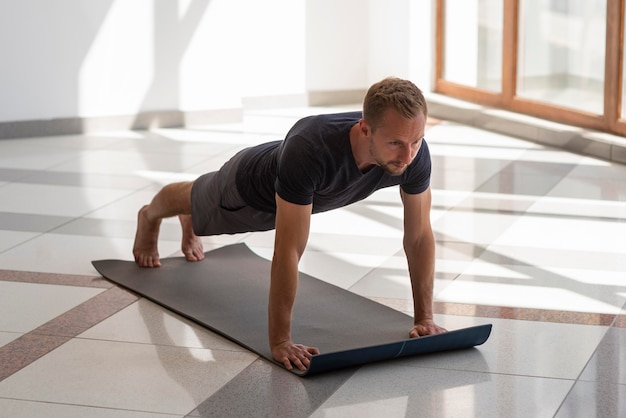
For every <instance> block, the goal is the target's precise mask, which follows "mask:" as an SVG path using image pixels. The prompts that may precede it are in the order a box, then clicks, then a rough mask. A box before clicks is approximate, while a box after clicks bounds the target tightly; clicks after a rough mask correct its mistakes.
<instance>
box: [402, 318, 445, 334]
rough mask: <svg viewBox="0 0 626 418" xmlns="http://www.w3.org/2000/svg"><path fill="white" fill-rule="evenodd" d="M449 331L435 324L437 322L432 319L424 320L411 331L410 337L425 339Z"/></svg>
mask: <svg viewBox="0 0 626 418" xmlns="http://www.w3.org/2000/svg"><path fill="white" fill-rule="evenodd" d="M447 331H448V330H447V329H445V328H442V327H440V326H439V325H437V324H435V321H433V320H432V319H424V320H422V321H419V322H417V323H416V324H415V325H414V326H413V328H411V331H409V337H411V338H417V337H423V336H425V335H434V334H441V333H442V332H447Z"/></svg>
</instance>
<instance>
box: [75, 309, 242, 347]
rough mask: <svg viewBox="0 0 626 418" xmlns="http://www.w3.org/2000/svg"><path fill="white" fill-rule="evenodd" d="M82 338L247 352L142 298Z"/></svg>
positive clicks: (84, 333) (93, 328) (80, 336)
mask: <svg viewBox="0 0 626 418" xmlns="http://www.w3.org/2000/svg"><path fill="white" fill-rule="evenodd" d="M79 338H86V339H94V340H108V341H120V342H132V343H142V344H152V345H166V346H167V345H169V346H174V347H186V348H210V349H217V350H229V351H245V352H247V351H246V350H245V349H244V348H242V347H241V346H239V345H237V344H235V343H233V342H231V341H228V340H226V339H224V338H223V337H220V336H218V335H216V334H214V333H212V332H210V331H208V330H207V329H206V328H203V327H200V326H199V325H196V324H194V323H192V322H190V321H188V320H186V319H184V318H182V317H180V316H178V315H176V314H174V313H172V312H170V311H168V310H167V309H164V308H162V307H161V306H158V305H155V304H154V303H152V302H150V301H148V300H146V299H140V300H139V301H137V302H136V303H134V304H132V305H130V306H129V307H127V308H126V309H124V310H122V311H120V312H118V313H116V314H115V315H113V316H111V317H110V318H107V319H106V320H104V321H102V322H100V323H99V324H97V325H95V326H94V327H92V328H90V329H89V330H87V331H85V332H83V333H82V334H80V335H79Z"/></svg>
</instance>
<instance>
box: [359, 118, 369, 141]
mask: <svg viewBox="0 0 626 418" xmlns="http://www.w3.org/2000/svg"><path fill="white" fill-rule="evenodd" d="M359 129H360V130H361V134H362V135H365V136H366V137H369V136H370V135H371V134H372V128H371V126H370V125H369V123H367V122H366V121H365V119H361V120H360V121H359Z"/></svg>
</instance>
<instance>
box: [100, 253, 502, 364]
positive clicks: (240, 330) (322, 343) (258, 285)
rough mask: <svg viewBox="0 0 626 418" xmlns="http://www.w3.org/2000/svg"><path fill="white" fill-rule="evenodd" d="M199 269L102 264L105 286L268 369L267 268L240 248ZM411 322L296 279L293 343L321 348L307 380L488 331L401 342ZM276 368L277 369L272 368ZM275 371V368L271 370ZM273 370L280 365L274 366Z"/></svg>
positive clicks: (174, 263)
mask: <svg viewBox="0 0 626 418" xmlns="http://www.w3.org/2000/svg"><path fill="white" fill-rule="evenodd" d="M205 255H206V257H205V259H204V260H203V261H200V262H195V263H190V262H187V261H186V260H185V259H184V258H183V257H176V258H165V259H162V260H161V264H162V265H161V267H160V268H156V269H148V268H140V267H138V266H137V265H136V264H135V263H134V262H132V261H122V260H100V261H94V262H93V265H94V267H95V268H96V269H97V270H98V272H100V274H102V275H103V276H104V277H105V278H107V279H109V280H110V281H112V282H114V283H117V284H119V285H121V286H123V287H125V288H128V289H130V290H132V291H134V292H136V293H139V294H140V295H142V296H144V297H146V298H148V299H150V300H152V301H154V302H156V303H158V304H160V305H162V306H164V307H165V308H168V309H170V310H172V311H174V312H176V313H178V314H180V315H182V316H184V317H186V318H188V319H190V320H192V321H194V322H196V323H198V324H200V325H202V326H204V327H206V328H208V329H210V330H212V331H214V332H216V333H218V334H220V335H222V336H224V337H226V338H228V339H230V340H232V341H234V342H236V343H238V344H240V345H242V346H243V347H246V348H247V349H249V350H251V351H253V352H255V353H257V354H259V355H261V356H263V357H265V358H266V359H268V360H270V361H274V360H273V359H272V354H271V351H270V349H269V343H268V336H267V299H268V294H269V280H270V265H271V263H270V261H268V260H265V259H263V258H261V257H259V256H257V255H256V254H254V253H253V252H252V251H250V249H249V248H248V247H247V246H246V245H244V244H235V245H230V246H226V247H222V248H219V249H217V250H213V251H209V252H207V253H206V254H205ZM412 326H413V318H411V317H410V316H408V315H405V314H403V313H402V312H398V311H396V310H394V309H391V308H389V307H386V306H384V305H381V304H379V303H377V302H374V301H371V300H369V299H367V298H364V297H362V296H359V295H356V294H354V293H351V292H349V291H346V290H344V289H341V288H339V287H337V286H334V285H331V284H328V283H326V282H323V281H321V280H318V279H316V278H314V277H311V276H308V275H306V274H304V273H300V280H299V284H298V296H297V297H296V301H295V305H294V311H293V320H292V332H291V334H292V338H293V341H294V342H296V343H300V344H305V345H308V346H313V347H318V348H319V349H320V352H321V354H319V355H316V356H314V357H313V360H312V361H311V365H310V366H309V369H308V370H307V371H306V372H301V371H298V370H294V373H297V374H299V375H313V374H316V373H322V372H326V371H330V370H336V369H340V368H344V367H349V366H356V365H361V364H366V363H371V362H375V361H381V360H389V359H393V358H397V357H404V356H412V355H417V354H425V353H432V352H438V351H445V350H455V349H461V348H469V347H473V346H476V345H480V344H483V343H484V342H485V341H487V338H489V334H490V333H491V324H488V325H481V326H477V327H471V328H465V329H460V330H456V331H450V332H447V333H444V334H439V335H433V336H427V337H421V338H416V339H406V337H407V335H408V332H409V330H410V329H411V327H412ZM274 362H275V361H274ZM275 363H277V362H275ZM277 364H278V363H277Z"/></svg>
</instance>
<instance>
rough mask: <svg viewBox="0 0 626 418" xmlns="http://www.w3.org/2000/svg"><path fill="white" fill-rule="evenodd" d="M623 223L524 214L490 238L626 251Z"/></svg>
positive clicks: (625, 225)
mask: <svg viewBox="0 0 626 418" xmlns="http://www.w3.org/2000/svg"><path fill="white" fill-rule="evenodd" d="M624 236H626V223H615V222H609V221H604V220H593V219H590V220H581V219H567V218H555V217H540V216H534V215H526V216H522V217H520V219H518V220H517V221H516V222H515V223H514V224H513V225H511V227H510V228H508V229H507V230H506V231H504V233H503V234H502V235H500V236H499V237H497V239H496V240H495V241H494V242H493V243H494V244H495V245H509V246H511V245H514V246H520V247H521V246H526V247H535V248H558V249H564V250H575V251H596V252H606V253H614V254H625V253H626V240H623V239H621V238H622V237H624Z"/></svg>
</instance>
